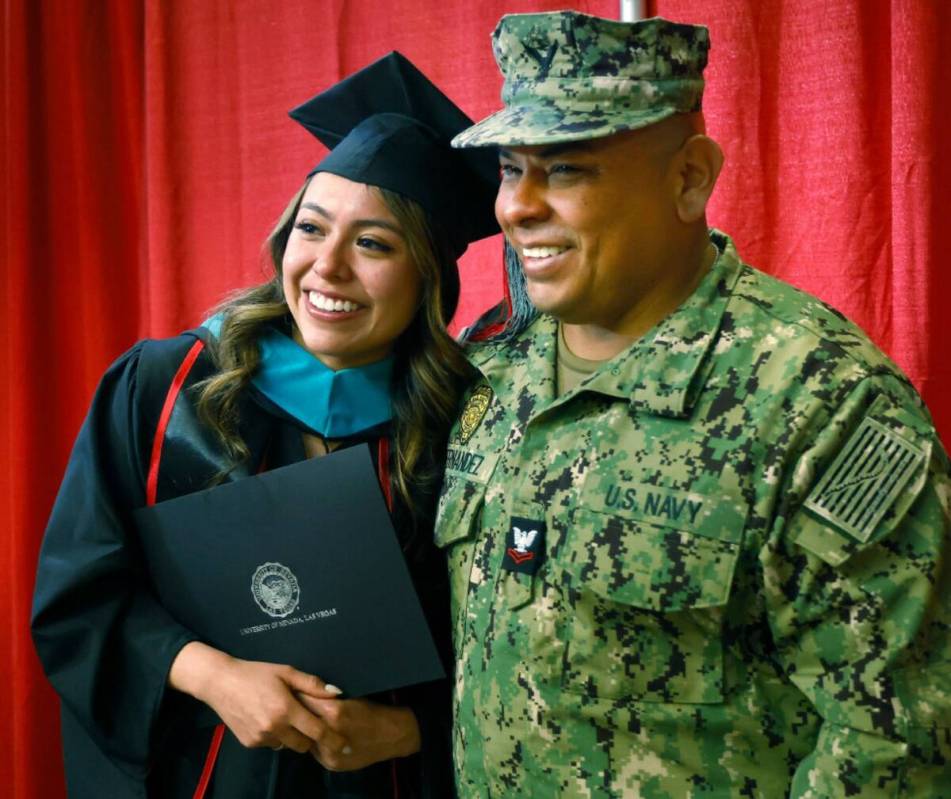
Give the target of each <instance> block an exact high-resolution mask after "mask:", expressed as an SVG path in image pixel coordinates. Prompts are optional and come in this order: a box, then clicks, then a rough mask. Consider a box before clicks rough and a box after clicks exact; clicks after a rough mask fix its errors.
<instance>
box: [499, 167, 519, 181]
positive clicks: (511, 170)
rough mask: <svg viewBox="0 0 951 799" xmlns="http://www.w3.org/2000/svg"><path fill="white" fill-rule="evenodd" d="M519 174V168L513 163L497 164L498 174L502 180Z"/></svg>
mask: <svg viewBox="0 0 951 799" xmlns="http://www.w3.org/2000/svg"><path fill="white" fill-rule="evenodd" d="M520 174H521V170H520V169H519V168H518V167H517V166H515V165H514V164H499V175H501V177H502V180H505V179H506V178H514V177H518V176H519V175H520Z"/></svg>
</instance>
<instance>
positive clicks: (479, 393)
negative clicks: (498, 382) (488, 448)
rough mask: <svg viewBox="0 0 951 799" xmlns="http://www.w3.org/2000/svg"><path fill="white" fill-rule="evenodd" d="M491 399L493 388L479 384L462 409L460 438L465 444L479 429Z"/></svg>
mask: <svg viewBox="0 0 951 799" xmlns="http://www.w3.org/2000/svg"><path fill="white" fill-rule="evenodd" d="M491 401H492V389H491V388H489V387H488V386H479V387H478V388H477V389H476V390H475V391H473V392H472V396H471V397H469V399H468V401H467V402H466V406H465V407H464V408H463V409H462V416H460V417H459V440H460V441H461V442H462V443H463V444H465V443H466V442H467V441H468V440H469V439H470V438H472V434H473V433H474V432H475V431H476V430H477V429H478V427H479V425H480V424H481V422H482V417H483V416H485V412H486V411H487V410H488V409H489V403H490V402H491Z"/></svg>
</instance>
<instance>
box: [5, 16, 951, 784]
mask: <svg viewBox="0 0 951 799" xmlns="http://www.w3.org/2000/svg"><path fill="white" fill-rule="evenodd" d="M562 6H563V3H562V2H527V1H524V0H523V1H522V2H500V0H482V2H479V3H472V2H463V1H462V0H438V1H437V0H429V1H428V2H409V0H383V1H382V2H381V0H374V2H370V0H347V1H346V2H345V1H344V0H324V1H323V2H315V1H314V0H281V2H267V1H266V0H240V2H239V1H238V0H230V2H229V1H227V0H202V2H185V0H179V1H178V2H168V1H167V0H164V1H163V0H44V1H43V2H34V0H6V2H4V3H3V4H2V6H0V15H2V16H0V108H2V112H0V225H2V227H0V230H2V236H0V257H2V264H3V275H2V281H0V285H2V291H3V295H2V298H3V301H4V309H5V312H4V314H3V322H2V324H3V326H4V327H3V338H2V346H0V353H2V355H0V358H2V360H0V367H2V369H3V374H5V375H6V378H5V379H4V381H3V388H2V390H0V419H2V424H3V429H2V431H0V509H2V513H3V519H4V527H5V529H4V530H3V531H0V532H2V539H0V540H2V542H3V545H4V546H5V548H6V551H5V558H4V563H5V564H6V567H5V574H4V575H3V579H2V580H0V608H2V611H0V612H2V613H3V614H4V617H5V619H6V623H5V627H6V629H7V634H6V635H5V636H4V637H3V641H2V643H0V667H2V668H3V673H4V674H5V676H6V680H5V684H4V687H2V688H0V740H3V741H4V742H5V744H6V745H5V746H4V747H3V749H2V751H0V786H2V788H3V789H4V790H3V794H4V796H10V797H14V798H15V799H26V798H27V797H29V798H30V799H56V797H61V796H63V795H64V789H63V785H62V769H61V767H60V754H59V740H58V722H57V714H56V700H55V697H54V695H53V694H52V691H51V690H50V689H49V687H48V686H47V685H46V683H45V681H44V679H43V677H42V674H41V672H40V669H39V665H38V663H37V661H36V657H35V655H34V653H33V651H32V646H31V645H30V642H29V636H28V632H27V622H28V617H29V607H30V602H31V595H32V590H33V572H34V568H35V561H36V554H37V550H38V548H39V543H40V540H41V537H42V532H43V527H44V524H45V520H46V516H47V514H48V512H49V508H50V505H51V503H52V501H53V498H54V496H55V493H56V488H57V485H58V483H59V480H60V478H61V476H62V472H63V469H64V466H65V463H66V459H67V457H68V454H69V449H70V446H71V442H72V439H73V438H74V436H75V434H76V432H77V430H78V428H79V425H80V423H81V421H82V417H83V415H84V413H85V410H86V406H87V404H88V401H89V399H90V396H91V394H92V391H93V389H94V387H95V384H96V382H97V380H98V377H99V375H100V374H101V373H102V371H103V370H104V369H105V367H106V366H107V365H108V363H109V362H110V361H111V360H112V359H114V358H115V357H116V356H117V355H118V354H119V353H120V352H122V351H123V350H124V349H126V348H127V347H128V346H129V345H130V344H131V343H132V342H133V341H134V340H135V339H136V338H139V337H141V336H163V335H169V334H172V333H175V332H177V331H178V330H180V329H183V328H186V327H190V326H193V325H195V324H196V323H198V322H200V321H201V319H202V318H203V314H204V312H205V311H206V310H207V309H208V308H209V307H210V306H211V305H213V304H214V303H215V302H216V301H217V300H219V299H220V298H221V297H222V295H223V294H224V293H225V292H227V291H229V290H231V289H234V288H236V287H239V286H242V285H247V284H249V283H253V282H258V281H260V280H262V279H263V277H264V275H265V270H266V267H265V266H264V262H263V261H262V258H261V250H260V247H261V242H262V241H263V239H264V237H265V236H266V235H267V233H268V232H269V229H270V227H271V225H272V224H273V222H274V221H275V220H276V219H277V217H278V216H279V214H280V212H281V210H282V209H283V206H284V204H285V203H286V201H287V200H288V198H289V197H290V196H291V194H292V193H293V192H294V191H295V190H296V189H297V188H298V186H299V185H300V183H301V180H302V178H303V175H304V174H305V173H306V172H307V170H308V169H309V168H310V167H311V166H312V165H313V164H314V163H316V161H317V160H318V159H319V157H320V155H321V151H320V148H319V146H318V145H317V144H316V142H315V141H314V140H313V139H312V138H311V137H310V136H309V135H308V134H307V133H306V132H304V131H303V130H302V129H300V128H298V126H296V125H295V124H294V123H292V122H290V120H288V119H287V117H286V110H287V109H288V108H290V107H292V106H293V105H295V104H297V103H298V102H300V101H301V100H303V99H306V98H307V97H309V96H310V95H311V94H313V93H315V92H317V91H319V90H320V89H322V88H324V87H326V86H328V85H329V84H330V83H332V82H334V81H336V80H337V79H338V78H340V77H342V76H343V75H345V74H347V73H349V72H351V71H353V70H355V69H357V68H359V67H361V66H363V65H365V64H367V63H368V62H370V61H371V60H373V59H374V58H376V57H378V56H380V55H383V54H384V53H386V52H388V51H389V50H391V49H398V50H401V51H402V52H403V53H404V54H406V55H407V56H408V57H409V58H410V59H412V60H413V61H415V62H416V63H418V64H419V65H420V66H421V67H422V68H423V70H424V71H425V72H427V74H429V75H430V76H431V77H432V78H433V79H434V80H435V82H436V83H438V84H439V85H440V86H442V87H443V89H444V90H445V91H446V92H447V94H449V95H450V96H451V97H452V98H453V99H454V100H456V102H458V103H459V104H460V105H461V106H462V108H464V109H465V110H466V111H467V112H468V113H469V114H470V116H473V117H475V118H479V117H481V116H484V115H485V114H487V113H489V112H490V111H493V110H495V109H496V108H497V107H498V105H499V100H498V91H499V88H500V85H501V80H500V78H499V76H498V74H497V71H496V68H495V66H494V63H493V61H492V57H491V51H490V47H489V33H490V32H491V30H492V28H493V27H494V25H495V23H496V21H497V19H498V18H499V16H501V14H502V13H506V12H513V11H533V10H547V9H554V8H558V7H562ZM574 6H575V7H576V8H577V9H579V10H582V11H587V12H589V13H595V14H600V15H602V16H609V17H616V16H617V13H618V3H617V2H615V1H614V0H592V1H591V2H586V3H578V2H576V3H574ZM652 10H656V11H657V12H659V13H661V14H662V15H664V16H667V17H669V18H672V19H677V20H682V21H688V22H699V23H704V24H706V25H708V26H709V27H710V29H711V36H712V40H713V50H712V52H711V58H710V67H709V69H708V89H707V95H706V102H705V108H706V112H707V119H708V127H709V132H710V133H711V135H713V136H714V137H715V138H716V139H717V140H718V141H719V142H720V143H721V144H722V146H723V148H724V151H725V153H726V156H727V161H726V167H725V170H724V174H723V176H722V178H721V181H720V186H719V188H718V189H717V193H716V195H715V198H714V203H713V207H712V209H711V222H712V223H713V224H715V225H716V226H718V227H720V228H722V229H724V230H726V231H728V232H729V233H731V234H732V235H733V236H734V238H735V239H736V241H737V244H738V246H739V248H740V252H741V253H742V254H743V255H744V256H745V258H746V260H748V261H749V262H751V263H753V264H755V265H757V266H760V267H761V268H764V269H766V270H767V271H770V272H772V273H774V274H777V275H779V276H781V277H783V278H785V279H787V280H789V281H791V282H792V283H794V284H796V285H798V286H801V287H802V288H804V289H806V290H808V291H810V292H812V293H814V294H817V295H818V296H820V297H822V298H823V299H825V300H827V301H829V302H831V303H832V304H833V305H835V306H836V307H838V308H839V309H840V310H842V311H843V312H844V313H846V314H847V315H848V316H850V317H852V318H853V319H855V320H856V321H857V322H859V324H861V325H862V326H863V327H864V328H865V329H866V330H867V331H868V332H869V333H870V334H871V336H872V338H873V339H874V340H875V341H876V342H877V343H878V344H879V345H880V346H881V347H882V348H883V349H884V350H885V351H886V352H888V353H889V354H890V355H891V356H892V357H893V358H894V359H895V360H896V361H897V362H898V363H899V365H900V366H901V367H902V368H903V369H904V370H905V371H906V372H907V373H908V375H909V376H910V377H911V379H912V380H913V381H914V382H915V384H916V385H917V386H918V387H919V389H920V390H921V391H922V393H923V394H924V396H925V399H926V401H927V402H928V404H929V406H930V407H931V409H932V412H933V414H934V416H935V418H936V421H937V423H938V427H939V430H940V431H941V432H942V434H943V437H944V440H945V442H949V441H951V360H949V359H948V358H947V357H946V356H945V355H944V353H943V348H944V347H945V346H947V343H948V342H949V340H951V335H949V334H951V314H948V313H947V312H944V313H942V311H943V310H944V309H945V308H947V307H949V305H951V288H949V284H948V283H947V282H946V281H942V280H940V277H941V271H940V270H941V269H942V267H943V263H942V262H941V260H939V255H940V254H939V251H938V236H939V234H940V230H941V226H942V225H943V224H948V220H951V199H949V197H948V194H947V188H946V187H947V186H948V185H951V143H949V139H948V137H947V136H946V135H945V136H939V131H947V130H948V129H951V110H949V109H951V103H949V100H951V97H949V90H948V88H947V86H946V84H945V83H942V78H944V79H945V80H947V77H948V76H949V75H951V4H948V3H944V2H941V0H892V2H888V0H827V2H824V3H821V4H817V3H807V2H789V1H788V0H787V1H786V2H784V0H732V1H731V0H657V1H656V2H655V3H653V4H652ZM941 189H944V194H942V193H941ZM500 275H501V267H500V242H499V239H498V238H496V239H492V240H489V241H487V242H485V243H482V244H479V245H477V246H475V247H473V248H471V249H470V252H469V253H467V255H466V256H465V257H464V259H463V263H462V278H463V283H464V292H463V300H462V303H461V307H460V311H459V314H458V315H457V321H456V326H458V325H459V324H461V323H463V322H468V321H470V320H471V319H472V318H473V317H474V316H476V315H477V314H478V312H479V311H480V310H481V309H482V308H484V307H485V306H487V305H489V304H490V303H492V302H494V301H495V299H496V298H497V297H498V296H500V293H501V279H500Z"/></svg>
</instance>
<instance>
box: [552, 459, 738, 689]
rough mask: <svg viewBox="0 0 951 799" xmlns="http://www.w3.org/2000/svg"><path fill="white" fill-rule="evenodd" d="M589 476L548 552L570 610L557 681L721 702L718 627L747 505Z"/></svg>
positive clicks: (574, 686)
mask: <svg viewBox="0 0 951 799" xmlns="http://www.w3.org/2000/svg"><path fill="white" fill-rule="evenodd" d="M592 477H594V478H595V479H589V480H588V481H586V485H585V486H584V487H583V489H582V492H581V494H582V495H581V497H580V500H579V502H578V506H577V508H576V510H575V511H574V512H573V513H572V514H571V516H570V517H569V519H568V523H567V527H566V529H565V531H564V537H563V539H562V542H561V545H560V546H559V547H558V552H557V556H556V557H555V562H556V566H557V567H558V568H559V569H560V570H561V571H562V573H563V575H564V580H565V586H566V588H565V590H566V591H567V594H568V601H569V604H570V605H571V608H572V616H571V620H570V621H569V623H568V625H567V627H566V630H565V635H566V638H567V641H566V643H567V652H566V654H565V660H564V663H565V666H564V671H563V680H562V681H563V685H564V688H565V689H566V690H569V691H574V692H578V693H584V694H589V695H595V696H598V697H602V698H612V699H613V698H622V697H630V698H633V699H636V700H639V701H644V702H687V703H711V702H720V701H722V699H723V647H722V640H721V639H722V634H721V633H722V631H721V627H722V623H723V614H724V606H725V605H726V603H727V600H728V599H729V595H730V586H731V583H732V580H733V571H734V568H735V566H736V561H737V557H738V554H739V544H740V541H741V539H742V533H743V527H744V524H745V520H746V509H745V506H743V505H741V504H739V503H735V502H731V501H728V500H726V499H724V498H722V497H712V496H703V495H698V494H694V493H689V494H688V493H685V492H679V491H671V490H665V489H662V488H658V487H656V486H648V485H638V486H636V487H630V486H628V487H617V486H607V487H606V486H605V485H604V483H603V478H598V476H597V475H592ZM589 484H590V485H589Z"/></svg>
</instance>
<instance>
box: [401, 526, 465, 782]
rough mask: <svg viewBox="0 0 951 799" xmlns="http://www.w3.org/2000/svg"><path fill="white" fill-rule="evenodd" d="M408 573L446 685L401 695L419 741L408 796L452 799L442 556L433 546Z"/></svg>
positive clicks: (408, 766) (407, 768)
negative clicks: (430, 632)
mask: <svg viewBox="0 0 951 799" xmlns="http://www.w3.org/2000/svg"><path fill="white" fill-rule="evenodd" d="M410 568H411V571H412V574H413V582H414V583H415V586H416V592H417V594H418V595H419V598H420V603H421V604H422V606H423V611H424V612H425V614H426V620H427V622H428V623H429V628H430V630H431V631H432V634H433V640H434V641H435V643H436V648H437V650H438V651H439V654H440V657H441V659H442V662H443V668H444V669H445V671H446V679H443V680H437V681H435V682H429V683H423V684H421V685H415V686H410V687H407V688H404V689H402V690H401V691H399V692H398V696H397V701H398V703H400V704H405V705H407V706H408V707H409V708H410V709H412V711H413V713H414V714H415V715H416V721H417V723H418V724H419V731H420V738H421V746H420V751H419V753H418V754H416V755H414V756H413V757H411V758H408V759H407V760H406V762H405V763H402V764H401V765H400V770H401V771H402V772H403V774H404V775H405V777H406V781H407V783H408V785H409V786H412V787H411V788H410V791H409V793H410V795H411V796H413V797H414V799H415V798H416V797H418V799H452V797H454V796H455V795H456V794H455V788H454V780H453V771H452V751H451V743H452V674H453V671H452V669H453V654H452V638H451V630H450V623H449V579H448V573H447V567H446V561H445V556H444V553H443V552H442V551H441V550H438V549H436V548H435V547H434V546H431V545H430V546H428V547H427V549H426V551H425V553H424V554H423V556H422V557H421V558H420V560H419V561H417V562H416V563H412V564H411V566H410Z"/></svg>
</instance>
